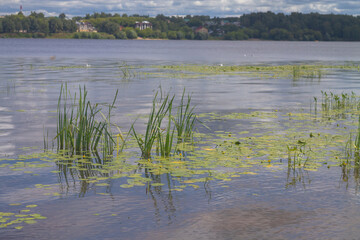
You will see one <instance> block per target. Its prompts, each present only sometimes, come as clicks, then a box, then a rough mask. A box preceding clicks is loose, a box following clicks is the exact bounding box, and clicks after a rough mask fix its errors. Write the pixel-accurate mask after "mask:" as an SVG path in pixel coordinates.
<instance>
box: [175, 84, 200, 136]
mask: <svg viewBox="0 0 360 240" xmlns="http://www.w3.org/2000/svg"><path fill="white" fill-rule="evenodd" d="M185 101H186V102H185ZM194 108H195V107H191V96H190V95H187V100H185V88H184V91H183V94H182V97H181V100H180V106H179V108H178V111H177V114H176V118H175V120H174V121H175V126H176V130H177V137H178V142H179V141H182V142H183V141H185V140H186V139H189V138H191V137H192V134H193V132H194V126H195V121H196V115H195V113H194Z"/></svg>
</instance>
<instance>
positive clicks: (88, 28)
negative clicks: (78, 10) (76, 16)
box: [76, 22, 97, 32]
mask: <svg viewBox="0 0 360 240" xmlns="http://www.w3.org/2000/svg"><path fill="white" fill-rule="evenodd" d="M76 25H77V28H78V29H77V31H78V32H97V31H96V29H95V27H94V26H93V25H92V24H91V23H89V22H76Z"/></svg>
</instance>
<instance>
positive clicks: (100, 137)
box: [55, 84, 118, 155]
mask: <svg viewBox="0 0 360 240" xmlns="http://www.w3.org/2000/svg"><path fill="white" fill-rule="evenodd" d="M87 94H88V92H87V90H86V87H85V86H84V87H83V89H82V88H81V87H80V86H79V99H77V98H76V94H75V95H74V98H72V97H71V94H70V91H68V90H67V84H65V86H64V85H62V86H61V90H60V96H59V100H58V107H57V114H58V118H57V135H56V137H55V138H56V140H57V149H58V150H65V151H66V152H68V153H70V154H74V153H76V154H82V153H83V152H86V151H96V152H97V151H98V147H99V146H100V143H102V151H103V154H104V155H108V154H112V152H113V149H114V143H115V141H114V139H113V136H112V132H111V124H110V116H111V110H112V109H113V108H114V104H115V101H116V98H117V94H118V92H116V94H115V97H114V101H113V103H112V105H109V109H108V115H107V117H106V116H105V115H104V114H103V113H101V108H100V106H99V105H98V104H94V105H92V104H91V102H90V101H89V100H87ZM99 115H102V120H100V121H98V120H97V119H98V116H99Z"/></svg>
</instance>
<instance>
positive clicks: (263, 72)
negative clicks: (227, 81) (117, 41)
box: [143, 64, 360, 80]
mask: <svg viewBox="0 0 360 240" xmlns="http://www.w3.org/2000/svg"><path fill="white" fill-rule="evenodd" d="M150 68H152V69H157V70H158V71H159V72H150V73H147V72H144V73H143V74H147V75H149V74H150V75H156V77H159V76H164V77H165V76H166V77H173V78H174V77H178V78H179V77H180V78H194V77H199V76H204V75H243V76H249V77H262V78H292V79H294V80H296V79H299V78H311V79H313V78H318V79H320V78H321V77H322V76H323V75H324V74H326V73H327V72H328V71H330V70H331V69H341V70H353V71H359V68H360V66H359V65H354V64H352V65H350V64H349V65H277V66H260V65H256V66H246V65H243V66H210V65H157V66H151V67H150Z"/></svg>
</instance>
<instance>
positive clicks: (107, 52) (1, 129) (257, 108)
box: [0, 39, 360, 239]
mask: <svg viewBox="0 0 360 240" xmlns="http://www.w3.org/2000/svg"><path fill="white" fill-rule="evenodd" d="M0 53H1V54H0V217H2V218H0V224H6V223H8V222H10V221H12V220H14V219H19V218H34V216H35V218H36V216H37V215H33V216H31V215H29V214H41V216H44V217H46V219H41V218H40V219H35V220H36V222H32V221H34V219H27V220H26V219H25V220H24V219H23V220H21V221H22V222H21V221H20V222H14V224H12V225H9V226H6V227H5V226H4V227H1V228H0V238H1V239H358V236H359V234H360V230H359V228H358V221H359V220H360V207H359V204H360V198H359V195H358V187H359V179H358V177H357V173H356V171H355V169H350V170H346V171H348V172H344V171H345V170H344V168H342V167H339V166H336V164H334V166H333V165H332V166H331V167H330V166H329V167H328V166H327V163H321V164H319V166H317V168H316V169H290V168H289V167H288V164H287V162H286V161H287V160H286V158H285V157H284V156H283V154H279V156H275V155H276V154H275V153H274V156H275V157H274V159H277V160H276V161H275V160H273V162H274V166H272V165H271V166H270V165H264V164H263V163H260V160H261V161H263V160H264V161H265V160H267V159H260V158H261V157H260V158H259V159H256V164H254V166H247V167H246V170H244V171H246V172H241V171H243V170H242V169H241V170H233V169H237V168H234V166H233V165H231V166H230V165H226V164H218V163H216V164H217V165H216V166H217V167H215V168H214V167H210V166H207V167H204V169H211V170H209V173H208V174H209V175H206V176H207V177H209V176H212V174H213V175H214V176H215V177H214V179H213V180H209V181H207V180H206V181H197V180H196V181H195V180H194V179H199V178H201V177H203V176H200V175H197V174H194V175H193V176H187V177H183V176H181V178H182V179H181V180H180V177H179V175H176V174H175V172H172V173H171V172H170V173H164V174H158V175H157V176H156V177H155V179H153V180H152V181H153V182H155V180H156V182H157V183H161V184H165V186H163V187H149V185H148V184H144V185H143V186H134V187H131V188H124V187H121V186H124V185H123V184H126V183H127V180H128V179H131V178H133V179H136V177H134V176H133V177H131V176H130V177H129V176H127V177H119V178H115V177H114V176H117V175H116V174H119V172H121V173H123V172H122V171H123V170H124V169H125V167H124V165H125V164H123V165H121V166H119V169H117V170H116V171H117V173H114V172H115V171H114V170H115V169H114V168H112V170H111V171H112V172H111V173H109V172H106V171H105V170H106V167H104V171H102V170H99V171H98V172H97V173H98V175H99V176H100V175H101V177H103V178H104V179H102V180H99V179H97V180H98V182H95V183H92V182H91V181H90V182H89V181H87V182H86V181H82V180H81V178H85V177H84V176H82V175H81V174H80V175H81V176H77V175H76V174H77V173H79V172H81V171H78V172H76V171H71V170H69V171H67V173H68V175H64V174H63V173H62V172H61V171H60V172H59V171H58V170H59V166H58V165H56V164H55V163H54V161H46V158H43V157H40V155H38V154H39V153H41V152H42V149H43V142H44V133H46V132H48V133H49V138H50V139H51V138H53V137H54V133H55V131H56V108H57V104H58V97H59V92H60V88H61V84H63V83H67V84H68V89H70V91H71V92H73V93H74V92H76V91H78V88H79V86H83V85H86V88H87V90H88V95H89V99H90V100H91V101H92V102H99V103H110V102H112V100H113V97H114V95H115V92H116V90H119V94H118V98H117V101H116V108H115V109H114V112H113V113H114V116H113V118H112V120H113V121H115V122H116V124H117V125H119V126H120V127H121V129H123V131H124V132H126V131H127V130H128V129H129V128H130V127H131V125H132V123H133V122H134V121H135V119H136V118H137V117H139V116H140V117H139V119H138V120H137V127H138V128H139V129H140V131H142V130H144V125H143V124H142V123H143V121H145V120H144V118H143V116H144V115H146V114H148V113H149V111H150V108H151V104H152V99H153V96H154V93H155V92H156V90H158V88H159V86H160V85H161V87H162V89H164V90H166V91H169V92H171V93H174V94H176V95H177V96H180V95H181V93H182V91H183V89H184V88H186V91H187V92H188V93H191V94H192V100H193V103H194V104H195V105H196V110H195V112H196V113H198V114H202V115H204V117H202V118H201V119H202V120H203V121H204V122H205V124H206V125H207V126H208V128H204V127H203V126H202V125H201V124H199V132H201V133H206V134H214V135H213V137H214V140H213V141H214V143H213V144H212V145H211V143H210V144H209V141H210V142H211V141H212V140H211V138H210V140H208V142H207V143H206V145H209V146H210V147H213V148H214V149H215V148H216V147H217V148H218V149H220V148H221V147H220V146H221V145H219V144H218V138H219V135H216V133H219V132H220V131H222V132H223V133H224V134H223V135H225V138H226V137H227V136H228V138H229V139H230V140H228V141H235V140H236V139H237V138H239V139H240V138H241V137H243V135H244V134H245V136H246V137H247V138H249V139H254V138H256V137H257V136H260V135H261V136H263V135H264V134H265V135H266V138H261V139H258V140H254V149H255V148H256V146H255V145H257V144H259V143H262V144H264V145H273V144H274V142H270V143H269V144H268V143H266V142H264V139H267V138H271V136H273V135H276V136H281V135H280V134H286V136H288V135H291V134H290V132H294V131H295V130H296V131H300V130H299V129H301V130H303V129H305V130H304V134H306V135H307V136H308V135H309V134H310V133H311V134H312V133H314V134H315V132H316V133H317V131H318V129H321V136H322V135H326V134H328V133H331V134H334V135H332V136H335V134H336V136H339V137H338V138H335V137H334V138H332V140H328V141H329V143H328V144H329V145H330V144H332V143H335V142H336V143H337V145H334V146H332V147H329V149H327V150H326V152H333V151H334V152H335V151H337V152H336V154H338V155H339V154H341V152H344V151H345V150H344V149H345V145H346V142H344V141H343V139H340V137H341V136H344V138H345V135H346V136H348V131H350V130H348V129H351V128H354V126H353V125H350V123H353V122H354V119H349V120H348V122H346V121H345V120H344V119H335V118H334V119H331V121H329V122H324V123H322V122H321V121H311V122H310V123H309V125H308V126H303V125H301V126H300V125H299V122H302V121H303V119H301V120H299V122H290V123H289V122H288V120H289V121H290V120H291V116H292V115H291V113H303V112H306V113H308V112H309V111H310V109H311V106H313V105H314V97H316V98H317V99H321V96H322V95H321V91H323V92H324V91H327V92H330V91H331V92H333V93H350V92H352V91H353V92H355V94H357V95H359V90H360V85H359V80H360V77H359V76H360V75H359V71H358V69H357V68H353V69H350V70H346V69H329V70H327V71H326V72H325V73H324V74H322V76H321V77H315V78H300V79H297V78H290V77H284V76H281V77H269V75H264V76H260V75H251V74H249V75H239V74H213V75H211V74H210V75H207V74H199V73H198V74H193V75H191V76H189V75H186V71H183V72H181V74H178V73H173V72H171V71H165V70H164V71H163V70H161V68H159V66H163V65H186V64H195V65H210V66H218V65H220V64H222V65H224V66H228V65H259V66H260V65H261V66H263V65H266V66H278V65H292V64H317V65H359V64H360V43H356V42H272V41H269V42H267V41H239V42H228V41H126V40H124V41H115V40H114V41H113V40H50V39H0ZM126 66H128V67H130V68H129V69H130V70H129V71H130V72H131V74H130V75H131V76H129V77H124V74H123V70H124V69H128V67H126ZM182 74H185V75H182ZM319 101H320V100H319ZM233 113H241V114H242V113H246V114H250V115H252V116H255V115H256V114H259V115H256V116H260V117H252V116H250V117H249V118H247V119H243V118H230V117H226V116H229V115H231V114H233ZM273 114H275V115H276V118H273V117H269V116H270V115H271V116H273ZM231 116H232V115H231ZM261 116H265V117H261ZM354 118H355V119H356V117H354ZM304 121H305V120H304ZM318 124H319V125H318ZM298 125H299V126H298ZM296 127H298V128H296ZM338 128H341V130H340V129H338ZM355 128H356V127H355ZM44 129H45V130H44ZM294 129H295V130H294ZM244 131H246V133H242V134H243V135H241V132H244ZM296 131H295V132H296ZM257 134H258V135H257ZM45 135H46V134H45ZM223 137H224V136H221V137H220V138H223ZM291 137H292V139H293V140H294V141H295V142H296V141H298V140H297V139H295V137H293V136H292V135H291ZM329 137H330V135H329ZM235 138H236V139H235ZM319 138H320V130H319ZM276 139H277V141H279V144H282V143H283V142H281V141H282V138H281V137H277V138H276ZM289 139H290V137H289ZM243 141H245V140H243V138H241V143H242V144H244V142H243ZM247 141H249V142H250V141H252V140H247ZM309 141H310V140H309ZM319 141H320V140H319ZM224 144H225V147H224V149H228V148H230V147H233V146H227V145H226V143H225V142H224ZM246 144H248V142H246ZM249 144H250V143H249ZM50 145H51V144H50ZM240 146H241V145H240ZM284 147H285V146H284ZM269 148H271V146H269ZM246 149H248V148H246ZM285 149H286V147H285ZM212 150H213V149H212ZM314 151H315V150H314ZM285 153H286V152H285ZM30 154H32V155H30ZM225 154H226V153H225ZM272 154H273V153H271V154H270V155H271V156H273V155H272ZM338 155H336V157H338ZM140 156H141V154H140V153H139V152H137V151H136V150H131V154H130V155H129V157H128V159H126V160H125V162H129V163H131V164H132V165H137V164H138V163H137V162H138V161H140V162H141V160H140ZM194 156H197V155H195V154H194ZM204 156H205V157H204V158H207V157H209V159H210V156H208V155H204ZM334 156H335V155H334ZM188 157H189V160H190V159H192V158H191V157H192V156H191V154H189V156H188ZM211 157H213V156H211ZM228 157H229V158H230V156H228ZM231 157H232V156H231ZM329 158H331V159H326V161H329V162H330V161H335V162H336V161H337V160H335V158H332V157H329ZM339 158H341V157H340V156H339ZM249 159H250V160H251V158H250V157H249ZM336 159H337V158H336ZM192 161H196V160H193V159H192ZM209 161H210V160H209ZM254 161H255V160H254ZM324 161H325V160H324ZM232 164H233V163H232ZM246 164H247V165H249V164H250V165H251V163H249V162H246ZM100 165H101V166H107V165H106V164H105V163H102V164H100ZM140 165H141V164H140V163H139V166H140ZM94 166H99V165H94ZM178 168H181V167H178ZM146 169H147V168H146V167H139V168H138V169H136V170H133V169H131V171H130V172H131V173H132V174H139V175H141V176H142V177H144V176H145V175H146ZM196 169H197V168H196V167H194V169H192V170H193V171H197V170H196ZM234 171H235V172H236V171H239V172H240V173H241V174H240V175H237V174H236V173H233V172H234ZM230 172H231V173H232V174H230V175H229V174H228V175H229V176H228V175H226V174H227V173H230ZM249 172H250V173H254V174H247V173H249ZM242 173H244V174H242ZM255 173H256V175H255ZM221 174H223V175H224V176H223V175H221ZM155 175H156V174H155ZM225 175H226V176H225ZM345 175H346V176H345ZM112 177H113V178H112ZM89 179H91V178H89ZM184 179H185V180H184ZM209 179H210V178H209ZM186 181H187V182H188V183H190V182H191V181H192V183H195V185H196V186H191V184H189V185H186V183H187V182H186ZM99 183H100V184H99ZM139 185H141V184H139ZM185 185H186V186H185ZM24 210H25V211H24ZM4 213H10V214H8V215H9V216H7V215H6V214H4ZM11 214H12V215H11ZM21 215H27V216H21ZM7 218H8V219H7ZM0 226H1V225H0ZM16 227H17V228H18V229H17V228H16Z"/></svg>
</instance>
